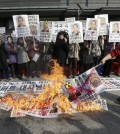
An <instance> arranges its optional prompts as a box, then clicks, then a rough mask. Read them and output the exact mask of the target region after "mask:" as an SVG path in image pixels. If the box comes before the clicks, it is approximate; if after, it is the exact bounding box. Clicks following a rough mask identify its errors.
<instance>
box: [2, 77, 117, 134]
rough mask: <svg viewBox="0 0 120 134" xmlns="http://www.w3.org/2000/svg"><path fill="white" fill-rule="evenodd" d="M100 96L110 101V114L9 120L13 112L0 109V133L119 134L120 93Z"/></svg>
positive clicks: (93, 113)
mask: <svg viewBox="0 0 120 134" xmlns="http://www.w3.org/2000/svg"><path fill="white" fill-rule="evenodd" d="M34 80H37V78H36V79H34ZM16 81H17V80H16ZM101 96H102V97H103V98H105V99H106V100H107V104H108V108H109V111H102V112H89V113H79V114H78V115H74V117H64V118H63V117H59V118H57V119H41V118H34V117H30V116H27V117H23V118H10V117H9V114H10V112H5V111H3V110H0V134H120V104H117V102H116V98H117V97H118V96H120V91H114V92H104V93H102V94H101Z"/></svg>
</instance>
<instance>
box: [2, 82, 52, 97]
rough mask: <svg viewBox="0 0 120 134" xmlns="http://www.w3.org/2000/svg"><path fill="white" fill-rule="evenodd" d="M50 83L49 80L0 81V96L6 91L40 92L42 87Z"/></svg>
mask: <svg viewBox="0 0 120 134" xmlns="http://www.w3.org/2000/svg"><path fill="white" fill-rule="evenodd" d="M48 84H50V82H49V81H26V82H0V97H2V96H4V95H5V94H6V93H8V92H29V91H31V92H34V93H36V94H38V93H40V92H42V88H43V87H45V86H46V85H48Z"/></svg>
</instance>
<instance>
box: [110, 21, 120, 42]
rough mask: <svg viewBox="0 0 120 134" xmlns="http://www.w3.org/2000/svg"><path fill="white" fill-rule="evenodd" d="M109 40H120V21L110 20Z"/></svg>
mask: <svg viewBox="0 0 120 134" xmlns="http://www.w3.org/2000/svg"><path fill="white" fill-rule="evenodd" d="M109 42H120V21H112V22H110V31H109Z"/></svg>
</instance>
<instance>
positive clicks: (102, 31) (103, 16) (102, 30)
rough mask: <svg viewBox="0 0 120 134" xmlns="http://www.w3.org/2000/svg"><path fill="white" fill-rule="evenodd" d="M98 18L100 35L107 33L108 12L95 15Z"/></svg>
mask: <svg viewBox="0 0 120 134" xmlns="http://www.w3.org/2000/svg"><path fill="white" fill-rule="evenodd" d="M95 18H96V19H99V20H100V31H99V34H100V35H108V14H101V15H95Z"/></svg>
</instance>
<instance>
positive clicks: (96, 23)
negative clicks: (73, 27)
mask: <svg viewBox="0 0 120 134" xmlns="http://www.w3.org/2000/svg"><path fill="white" fill-rule="evenodd" d="M99 29H100V20H99V19H95V18H87V22H86V31H85V36H84V40H98V36H99Z"/></svg>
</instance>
